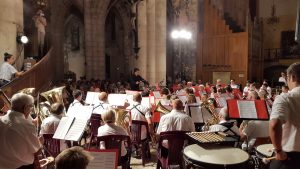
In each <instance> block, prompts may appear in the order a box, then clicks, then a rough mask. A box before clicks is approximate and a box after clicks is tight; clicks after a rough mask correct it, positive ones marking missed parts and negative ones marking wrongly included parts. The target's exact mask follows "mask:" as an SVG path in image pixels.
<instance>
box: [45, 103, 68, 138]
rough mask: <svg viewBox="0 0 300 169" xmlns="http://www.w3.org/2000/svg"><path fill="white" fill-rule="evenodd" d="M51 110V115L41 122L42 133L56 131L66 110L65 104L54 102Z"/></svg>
mask: <svg viewBox="0 0 300 169" xmlns="http://www.w3.org/2000/svg"><path fill="white" fill-rule="evenodd" d="M50 112H51V114H50V116H49V117H47V118H46V119H44V120H43V122H42V124H41V131H40V134H54V133H55V131H56V129H57V127H58V124H59V122H60V119H61V118H62V115H63V112H64V105H63V104H61V103H54V104H52V105H51V109H50Z"/></svg>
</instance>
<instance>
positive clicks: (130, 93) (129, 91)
mask: <svg viewBox="0 0 300 169" xmlns="http://www.w3.org/2000/svg"><path fill="white" fill-rule="evenodd" d="M137 92H139V91H134V90H125V93H126V94H127V95H134V94H135V93H137ZM139 93H142V92H139Z"/></svg>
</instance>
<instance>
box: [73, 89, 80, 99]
mask: <svg viewBox="0 0 300 169" xmlns="http://www.w3.org/2000/svg"><path fill="white" fill-rule="evenodd" d="M81 95H82V93H81V91H80V90H75V91H74V92H73V97H74V98H77V97H79V96H81Z"/></svg>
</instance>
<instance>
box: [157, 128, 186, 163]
mask: <svg viewBox="0 0 300 169" xmlns="http://www.w3.org/2000/svg"><path fill="white" fill-rule="evenodd" d="M185 133H186V131H167V132H161V133H160V137H159V142H158V151H160V150H161V147H162V142H163V140H168V146H169V148H168V156H167V157H166V159H163V157H161V156H160V155H159V154H160V153H159V152H158V157H157V165H156V168H157V169H159V168H163V169H165V168H170V167H169V166H170V165H179V166H180V168H183V165H182V164H183V163H182V150H183V144H184V140H185Z"/></svg>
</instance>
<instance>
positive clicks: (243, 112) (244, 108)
mask: <svg viewBox="0 0 300 169" xmlns="http://www.w3.org/2000/svg"><path fill="white" fill-rule="evenodd" d="M237 105H238V109H239V113H240V118H249V119H257V112H256V107H255V102H254V101H237Z"/></svg>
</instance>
